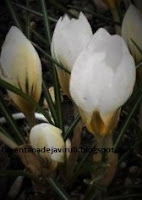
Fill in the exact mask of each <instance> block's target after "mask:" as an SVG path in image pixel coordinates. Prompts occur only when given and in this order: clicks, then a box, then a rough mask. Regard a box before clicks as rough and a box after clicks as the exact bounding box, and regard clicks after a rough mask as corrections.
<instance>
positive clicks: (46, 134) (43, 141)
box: [30, 123, 65, 162]
mask: <svg viewBox="0 0 142 200" xmlns="http://www.w3.org/2000/svg"><path fill="white" fill-rule="evenodd" d="M61 133H62V131H61V130H60V129H59V128H57V127H55V126H53V125H51V124H47V123H42V124H38V125H36V126H34V127H33V128H32V129H31V132H30V143H31V145H32V147H33V148H44V147H45V148H50V149H52V148H55V149H58V148H59V149H62V150H61V152H57V153H53V154H50V153H49V152H45V153H40V155H41V156H42V157H44V158H48V157H51V159H52V160H55V161H57V162H63V161H64V153H63V150H64V148H65V144H64V141H63V138H62V135H61Z"/></svg>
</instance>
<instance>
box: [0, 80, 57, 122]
mask: <svg viewBox="0 0 142 200" xmlns="http://www.w3.org/2000/svg"><path fill="white" fill-rule="evenodd" d="M0 86H1V87H2V88H4V89H7V90H10V91H11V92H14V93H15V94H17V95H20V96H21V97H23V98H24V99H25V100H27V101H28V102H29V103H31V104H32V105H34V106H35V107H36V108H37V110H38V111H39V112H41V113H42V114H43V115H44V116H45V117H46V119H47V120H48V121H49V123H50V124H53V122H52V120H51V118H50V116H49V114H48V113H47V112H46V111H45V110H44V109H43V108H42V107H41V106H39V104H38V103H37V102H36V101H35V100H34V99H33V98H32V97H31V96H29V95H27V94H25V93H24V92H22V90H20V89H18V88H16V87H14V86H13V85H11V84H10V83H8V82H6V81H4V80H2V79H0Z"/></svg>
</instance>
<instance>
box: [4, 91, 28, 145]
mask: <svg viewBox="0 0 142 200" xmlns="http://www.w3.org/2000/svg"><path fill="white" fill-rule="evenodd" d="M0 109H1V111H2V112H3V114H4V116H5V118H6V120H7V122H8V124H9V125H10V127H11V128H12V129H13V132H14V134H15V136H16V141H17V142H20V143H25V139H24V137H23V136H22V134H21V132H20V131H19V129H18V127H17V124H16V123H15V121H14V119H13V117H12V115H11V113H10V112H9V110H8V108H7V105H6V104H5V102H4V100H3V95H2V93H1V92H0Z"/></svg>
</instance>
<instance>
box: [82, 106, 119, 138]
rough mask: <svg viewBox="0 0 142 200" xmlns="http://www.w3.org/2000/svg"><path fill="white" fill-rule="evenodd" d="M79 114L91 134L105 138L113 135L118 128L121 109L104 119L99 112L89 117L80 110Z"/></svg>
mask: <svg viewBox="0 0 142 200" xmlns="http://www.w3.org/2000/svg"><path fill="white" fill-rule="evenodd" d="M79 113H80V115H81V117H82V120H83V122H84V123H85V125H86V127H87V129H88V131H89V132H91V133H92V134H94V135H96V134H97V135H101V136H105V135H107V134H110V133H112V132H113V130H114V129H115V128H116V126H117V124H118V121H119V115H120V109H119V110H118V111H116V112H114V113H109V114H107V115H106V116H103V119H102V117H101V115H100V113H99V112H98V111H95V112H94V113H93V114H92V115H89V114H88V113H86V112H84V111H82V110H81V109H80V108H79Z"/></svg>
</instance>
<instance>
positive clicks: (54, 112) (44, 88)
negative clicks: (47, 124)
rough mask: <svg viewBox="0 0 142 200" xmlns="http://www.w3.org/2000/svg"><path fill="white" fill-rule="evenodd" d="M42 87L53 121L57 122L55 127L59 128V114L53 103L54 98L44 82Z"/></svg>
mask: <svg viewBox="0 0 142 200" xmlns="http://www.w3.org/2000/svg"><path fill="white" fill-rule="evenodd" d="M42 86H43V92H44V96H45V99H46V101H47V103H48V106H49V109H50V111H51V114H52V116H53V119H54V121H55V126H57V113H56V110H55V106H54V103H53V101H52V98H51V96H50V93H49V90H48V88H47V86H46V84H45V82H44V81H43V82H42Z"/></svg>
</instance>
